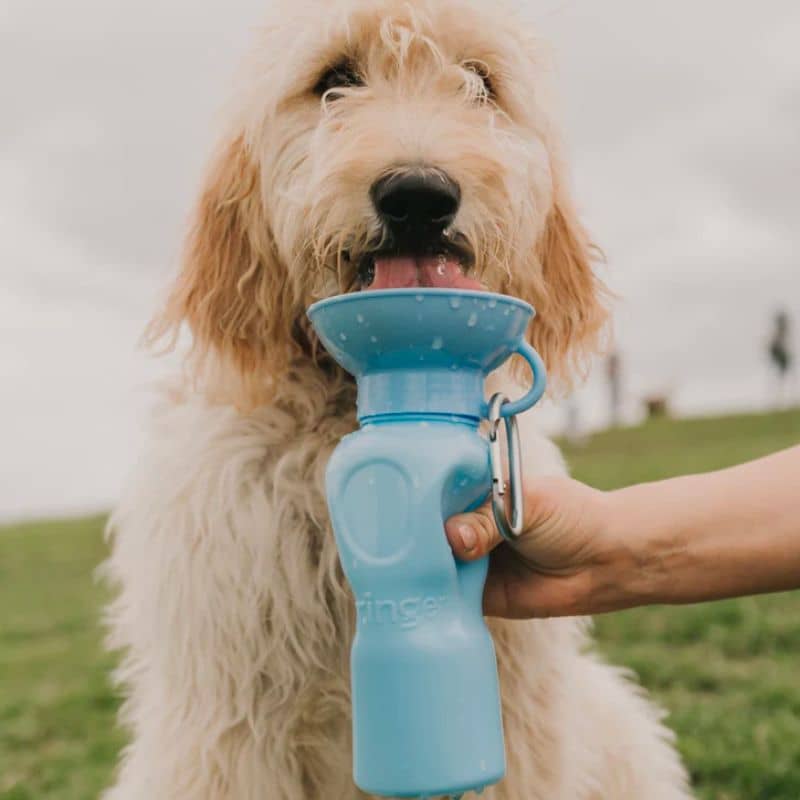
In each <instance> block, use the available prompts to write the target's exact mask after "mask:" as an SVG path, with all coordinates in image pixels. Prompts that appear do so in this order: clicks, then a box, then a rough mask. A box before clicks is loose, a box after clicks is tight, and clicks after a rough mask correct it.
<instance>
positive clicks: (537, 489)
mask: <svg viewBox="0 0 800 800" xmlns="http://www.w3.org/2000/svg"><path fill="white" fill-rule="evenodd" d="M524 492H525V522H524V533H523V534H522V536H521V537H520V538H519V540H518V541H517V542H515V543H513V544H510V543H507V542H505V540H504V539H502V538H501V536H500V534H499V533H498V531H497V527H496V525H495V522H494V516H493V513H492V508H491V503H487V504H486V505H484V506H482V507H481V508H479V509H478V510H477V511H474V512H472V513H469V514H460V515H458V516H455V517H452V518H451V519H450V520H448V521H447V524H446V531H447V537H448V539H449V541H450V545H451V547H452V548H453V552H454V553H455V555H456V556H457V557H458V558H460V559H461V560H463V561H474V560H476V559H479V558H483V557H484V556H485V555H487V554H489V553H491V565H490V569H489V577H488V579H487V582H486V589H485V591H484V611H485V613H486V614H487V615H489V616H499V617H508V618H512V619H520V618H528V617H552V616H572V615H576V614H589V613H597V612H601V611H611V610H614V609H618V608H624V607H626V606H627V605H633V604H634V602H633V599H632V596H631V594H630V591H629V590H628V589H627V588H626V587H627V584H628V581H627V580H626V578H627V576H628V575H629V571H630V570H635V567H636V563H635V562H636V559H635V558H634V557H633V555H632V554H631V552H630V546H629V543H625V542H621V541H618V540H617V538H616V537H615V536H614V534H613V532H612V531H613V525H612V523H611V518H612V503H611V500H610V497H611V496H610V495H608V494H606V493H605V492H601V491H599V490H596V489H592V488H591V487H589V486H586V485H585V484H582V483H579V482H578V481H575V480H571V479H569V478H536V479H529V480H526V481H525V486H524Z"/></svg>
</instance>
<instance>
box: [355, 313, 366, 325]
mask: <svg viewBox="0 0 800 800" xmlns="http://www.w3.org/2000/svg"><path fill="white" fill-rule="evenodd" d="M356 321H357V322H358V324H359V325H363V324H364V315H363V314H358V315H357V316H356Z"/></svg>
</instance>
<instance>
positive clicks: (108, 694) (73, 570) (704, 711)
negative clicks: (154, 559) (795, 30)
mask: <svg viewBox="0 0 800 800" xmlns="http://www.w3.org/2000/svg"><path fill="white" fill-rule="evenodd" d="M798 441H800V412H785V413H780V414H773V415H767V416H742V417H728V418H721V419H704V420H691V421H684V422H670V421H659V422H653V423H649V424H648V425H645V426H643V427H641V428H635V429H631V430H618V431H610V432H608V433H603V434H600V435H597V436H596V437H594V438H593V439H592V441H591V442H590V443H589V444H588V445H587V446H586V447H584V448H579V449H568V450H567V455H568V458H569V460H570V463H571V464H572V466H573V468H574V471H575V474H576V475H577V476H578V477H580V478H582V479H583V480H587V481H588V482H590V483H593V484H595V485H597V486H601V487H604V488H612V487H614V486H618V485H623V484H628V483H632V482H635V481H642V480H654V479H658V478H662V477H667V476H669V475H673V474H676V473H681V472H688V471H699V470H707V469H714V468H718V467H723V466H726V465H728V464H732V463H735V462H737V461H742V460H745V459H748V458H754V457H757V456H759V455H762V454H765V453H768V452H771V451H773V450H776V449H779V448H781V447H785V446H788V445H791V444H795V443H797V442H798ZM102 528H103V520H102V519H101V518H93V519H87V520H73V521H62V522H46V523H31V524H24V525H16V526H13V527H7V528H5V529H3V530H0V800H89V799H90V798H95V797H97V795H98V793H99V792H100V790H101V789H102V787H103V786H105V785H107V783H108V780H109V778H110V775H111V772H112V769H113V764H114V760H115V756H116V753H117V751H118V750H119V748H120V747H121V746H122V744H123V741H124V739H123V736H122V734H121V733H120V732H119V731H118V730H117V729H116V728H115V725H114V715H115V712H116V709H117V705H118V699H117V697H116V696H115V694H114V691H113V690H112V688H111V687H110V685H109V682H108V673H109V671H110V669H111V668H112V666H113V663H114V662H113V658H112V657H110V656H108V655H107V654H105V653H104V652H103V650H102V648H101V646H100V641H101V631H100V626H99V615H100V608H101V606H102V604H103V601H104V599H105V593H104V590H103V589H102V587H100V586H98V585H96V584H95V583H94V582H93V580H92V572H93V570H94V568H95V566H96V565H97V564H98V563H99V562H100V561H101V560H102V559H103V557H104V553H105V546H104V544H103V540H102ZM597 631H598V638H599V640H600V644H601V647H602V649H603V650H604V652H605V653H607V654H608V656H609V658H610V659H611V660H613V661H614V662H616V663H621V664H626V665H628V666H630V667H632V668H633V669H635V670H636V671H637V672H638V673H639V675H640V677H641V679H642V682H643V683H644V685H645V686H647V688H648V689H649V690H650V691H651V692H652V693H653V694H654V695H655V696H656V697H657V698H658V699H659V701H660V702H661V703H662V704H663V705H664V706H665V707H666V708H667V709H668V710H669V712H670V719H669V724H670V725H671V726H672V727H673V728H674V729H675V730H676V731H677V732H678V736H679V739H678V741H679V746H680V749H681V751H682V753H683V754H684V756H685V758H686V761H687V763H688V765H689V767H690V769H691V771H692V776H693V779H694V781H695V785H696V787H697V792H698V795H699V796H700V797H701V798H704V799H705V800H711V799H712V798H713V800H798V798H800V593H795V594H784V595H774V596H771V597H760V598H747V599H742V600H735V601H728V602H724V603H716V604H710V605H704V606H695V607H689V608H682V609H676V608H652V609H639V610H636V611H629V612H625V613H622V614H614V615H609V616H605V617H602V618H600V619H599V620H598V624H597ZM642 800H647V798H642Z"/></svg>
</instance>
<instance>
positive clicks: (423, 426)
mask: <svg viewBox="0 0 800 800" xmlns="http://www.w3.org/2000/svg"><path fill="white" fill-rule="evenodd" d="M419 426H420V428H430V426H431V424H430V422H426V421H425V420H422V422H420V423H419Z"/></svg>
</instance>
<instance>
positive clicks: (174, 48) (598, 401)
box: [0, 0, 800, 518]
mask: <svg viewBox="0 0 800 800" xmlns="http://www.w3.org/2000/svg"><path fill="white" fill-rule="evenodd" d="M488 1H489V0H487V2H488ZM266 2H268V0H228V1H227V2H225V3H221V2H219V3H202V2H197V1H196V0H193V1H192V2H189V0H158V1H154V0H139V2H136V3H123V2H119V0H116V1H115V0H71V2H68V3H65V2H61V0H3V2H2V4H0V99H1V100H2V102H1V103H0V517H6V518H8V517H15V516H20V515H30V514H48V513H56V512H61V511H81V510H86V509H95V508H104V507H106V506H107V505H108V504H109V503H110V502H112V501H113V499H114V497H115V496H116V495H117V492H118V490H119V486H120V484H121V482H122V480H123V476H124V474H125V472H126V470H127V469H128V467H129V465H130V464H131V462H132V460H133V458H134V456H135V452H136V449H137V447H138V442H139V440H140V438H141V431H142V418H143V415H144V411H145V409H146V408H147V405H148V402H149V397H150V393H149V389H148V382H149V381H151V380H152V379H153V378H154V377H155V376H157V375H159V374H161V373H163V372H164V370H165V369H167V367H168V365H166V364H164V363H154V362H153V361H152V360H151V359H149V358H147V357H145V356H144V355H142V354H141V353H139V352H137V349H136V341H137V338H138V336H139V334H140V333H141V330H142V327H143V325H144V323H145V321H146V319H147V317H148V315H149V314H150V312H151V311H152V309H153V308H154V306H155V304H156V302H157V300H158V298H159V296H160V293H161V291H162V289H163V287H164V285H165V284H166V283H167V282H168V279H169V276H170V275H171V273H172V270H173V269H174V264H175V260H176V255H177V253H178V252H179V248H180V239H181V233H182V231H183V228H184V223H185V219H186V217H187V214H188V210H189V207H190V205H191V201H192V198H193V196H194V192H195V191H196V188H197V183H198V178H199V173H200V170H201V169H202V166H203V164H204V159H205V155H206V153H207V151H208V149H209V147H210V144H211V143H212V142H213V140H214V132H215V131H216V130H217V128H218V122H219V119H218V116H219V114H218V110H219V109H220V107H221V106H222V104H223V102H224V100H225V98H226V96H227V92H228V87H229V86H230V83H231V79H232V73H233V71H234V69H235V67H236V64H237V62H238V59H239V57H240V56H241V54H242V52H243V51H244V49H245V47H246V46H247V43H248V41H249V36H250V31H251V30H252V28H253V27H254V26H256V25H257V24H258V23H259V21H260V19H261V17H262V14H263V10H264V7H265V3H266ZM528 6H529V7H530V9H531V14H532V15H533V16H534V17H535V18H536V19H537V20H538V22H539V25H540V28H541V30H542V33H543V35H544V36H545V37H546V38H548V39H549V40H550V41H551V43H552V45H553V49H554V51H555V56H556V63H557V65H558V81H559V84H560V87H561V96H562V104H563V119H564V125H565V128H566V131H567V135H568V139H569V142H570V149H571V153H572V158H573V163H574V172H575V184H576V188H577V198H578V205H579V206H580V208H581V209H582V210H583V212H584V214H585V218H586V220H587V223H588V224H589V226H590V228H591V229H592V231H593V233H594V234H595V238H596V239H597V241H598V242H599V243H600V244H601V246H602V247H603V248H604V249H605V251H606V253H607V255H608V259H609V272H610V282H611V285H612V286H613V288H614V289H615V290H616V291H617V293H618V294H619V296H620V300H619V302H618V303H617V306H616V319H617V324H616V329H617V338H618V342H619V348H620V351H621V353H622V355H623V357H624V365H625V373H626V390H627V394H628V398H629V401H628V402H629V405H630V406H631V408H632V407H633V406H634V404H635V403H636V400H637V398H638V397H640V396H641V395H642V394H643V393H646V392H662V391H663V392H667V393H669V394H670V396H671V397H672V399H673V402H674V404H675V406H676V407H677V408H678V409H679V410H681V411H682V412H685V413H695V412H698V411H700V412H702V411H708V410H714V409H733V408H742V407H761V406H763V405H764V403H765V400H766V397H767V385H768V380H767V379H768V375H767V371H766V367H765V363H764V348H765V340H766V338H767V337H768V335H769V328H770V317H771V315H772V313H773V312H774V310H775V309H776V308H778V307H780V306H783V307H786V308H787V309H788V310H790V311H791V312H793V313H794V314H795V315H796V317H797V323H798V325H797V327H800V153H799V152H798V151H799V149H800V144H799V143H800V46H798V42H799V41H800V5H798V4H797V3H796V2H792V0H770V2H764V3H758V4H755V3H731V2H729V1H728V2H723V0H703V1H701V2H697V0H692V1H691V2H690V0H673V2H670V3H644V2H641V0H604V2H602V3H599V2H596V0H573V1H572V2H558V3H556V2H536V0H530V2H529V3H528ZM797 333H798V331H797V329H795V340H797V338H798V337H797ZM600 388H601V387H600V382H599V376H595V378H594V379H593V381H591V382H590V384H589V386H588V388H587V389H585V390H584V391H583V392H581V393H580V395H579V397H580V402H581V408H582V415H583V418H584V420H585V422H586V423H587V424H588V423H590V422H598V421H601V420H602V419H603V415H604V413H605V404H604V403H603V401H602V397H603V396H602V393H601V392H600ZM555 415H556V411H555V410H551V411H550V416H551V418H552V419H555V418H556V417H555Z"/></svg>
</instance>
